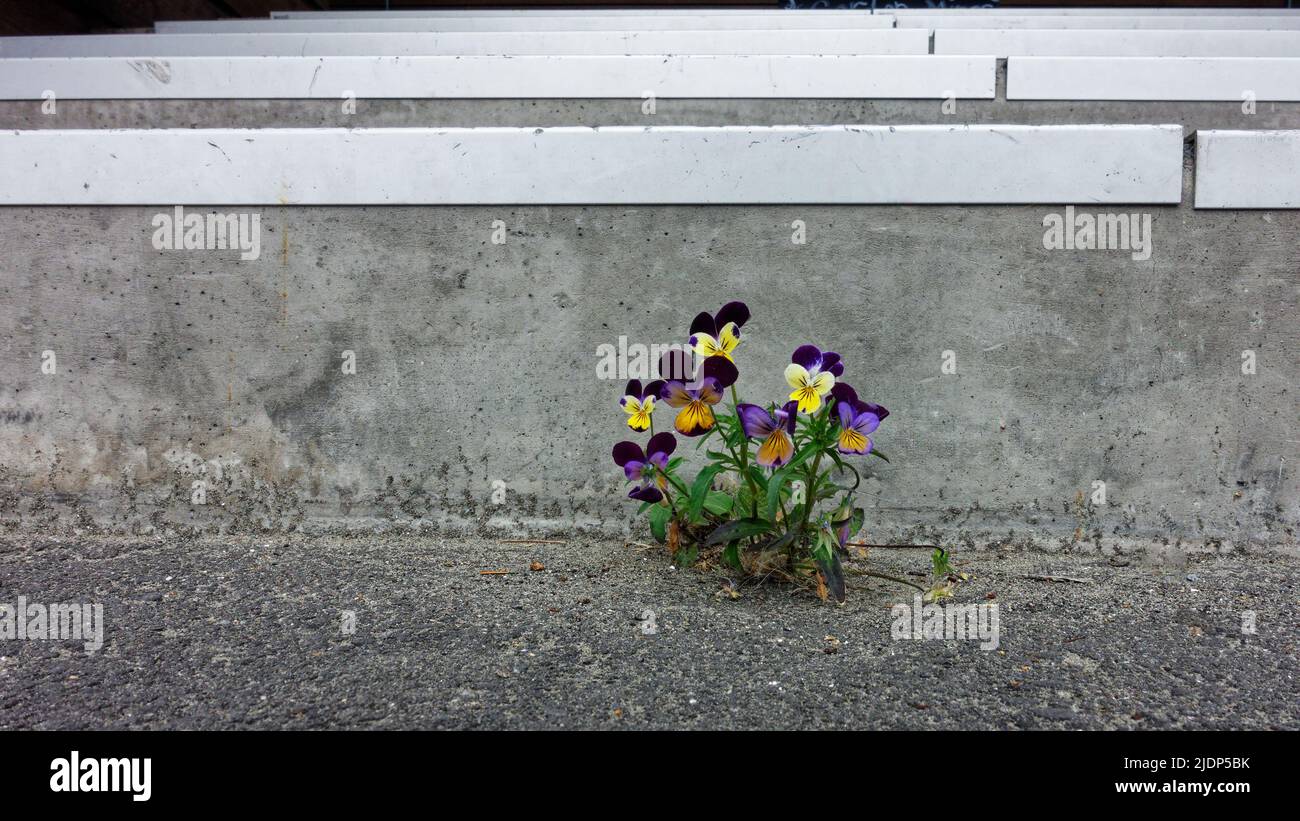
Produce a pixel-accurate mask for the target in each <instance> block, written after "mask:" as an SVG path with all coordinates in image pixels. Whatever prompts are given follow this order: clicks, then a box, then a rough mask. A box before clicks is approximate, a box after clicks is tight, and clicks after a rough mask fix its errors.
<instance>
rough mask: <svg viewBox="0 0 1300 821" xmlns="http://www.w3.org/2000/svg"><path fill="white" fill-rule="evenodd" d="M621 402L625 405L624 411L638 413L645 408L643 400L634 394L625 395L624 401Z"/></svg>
mask: <svg viewBox="0 0 1300 821" xmlns="http://www.w3.org/2000/svg"><path fill="white" fill-rule="evenodd" d="M619 404H621V405H622V406H623V412H624V413H630V414H638V413H641V411H642V410H643V409H642V407H641V400H640V399H637V398H636V397H635V396H632V395H628V396H624V397H623V401H622V402H620V403H619Z"/></svg>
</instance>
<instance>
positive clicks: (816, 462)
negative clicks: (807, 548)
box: [799, 443, 825, 533]
mask: <svg viewBox="0 0 1300 821" xmlns="http://www.w3.org/2000/svg"><path fill="white" fill-rule="evenodd" d="M824 453H825V451H824V450H822V449H821V448H820V443H819V445H818V450H817V457H816V458H815V459H813V463H812V470H811V471H809V473H808V478H806V479H805V480H804V484H805V486H804V489H803V524H802V525H800V526H799V532H800V533H807V531H808V520H809V519H811V518H812V509H813V492H814V491H815V490H816V488H814V487H813V478H814V477H815V476H816V475H817V468H819V467H820V466H821V463H822V454H824Z"/></svg>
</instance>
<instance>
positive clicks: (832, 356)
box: [822, 351, 844, 376]
mask: <svg viewBox="0 0 1300 821" xmlns="http://www.w3.org/2000/svg"><path fill="white" fill-rule="evenodd" d="M840 358H841V357H840V355H839V354H837V353H835V352H834V351H827V352H826V353H824V354H822V370H824V371H830V372H831V373H833V374H835V375H836V376H839V375H840V374H842V373H844V363H843V362H841V361H840ZM837 365H838V366H839V371H838V372H837V371H836V370H835V367H836V366H837Z"/></svg>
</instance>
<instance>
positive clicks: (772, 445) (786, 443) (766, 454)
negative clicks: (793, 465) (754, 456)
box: [758, 428, 794, 467]
mask: <svg viewBox="0 0 1300 821" xmlns="http://www.w3.org/2000/svg"><path fill="white" fill-rule="evenodd" d="M792 456H794V442H792V441H790V434H788V433H786V432H785V430H784V429H780V428H778V429H777V430H774V431H772V432H771V433H769V434H768V435H767V438H766V439H764V440H763V446H762V447H760V448H759V449H758V463H759V464H760V465H763V466H764V467H780V466H781V465H784V464H785V463H786V462H789V461H790V457H792Z"/></svg>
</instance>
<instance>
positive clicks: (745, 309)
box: [691, 302, 749, 333]
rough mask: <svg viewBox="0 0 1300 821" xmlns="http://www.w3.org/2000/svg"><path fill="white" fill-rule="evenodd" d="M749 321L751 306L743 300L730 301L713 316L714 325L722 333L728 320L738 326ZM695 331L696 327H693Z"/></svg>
mask: <svg viewBox="0 0 1300 821" xmlns="http://www.w3.org/2000/svg"><path fill="white" fill-rule="evenodd" d="M748 321H749V306H747V305H746V304H745V303H743V302H728V303H727V304H726V305H723V306H722V307H721V308H720V309H719V310H718V313H717V315H716V316H714V317H713V324H714V327H716V328H717V329H718V333H722V328H723V326H725V325H726V324H727V323H728V322H734V323H736V327H737V328H739V327H741V326H742V325H744V324H745V323H746V322H748ZM694 331H695V329H694V328H692V329H691V332H692V333H694Z"/></svg>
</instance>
